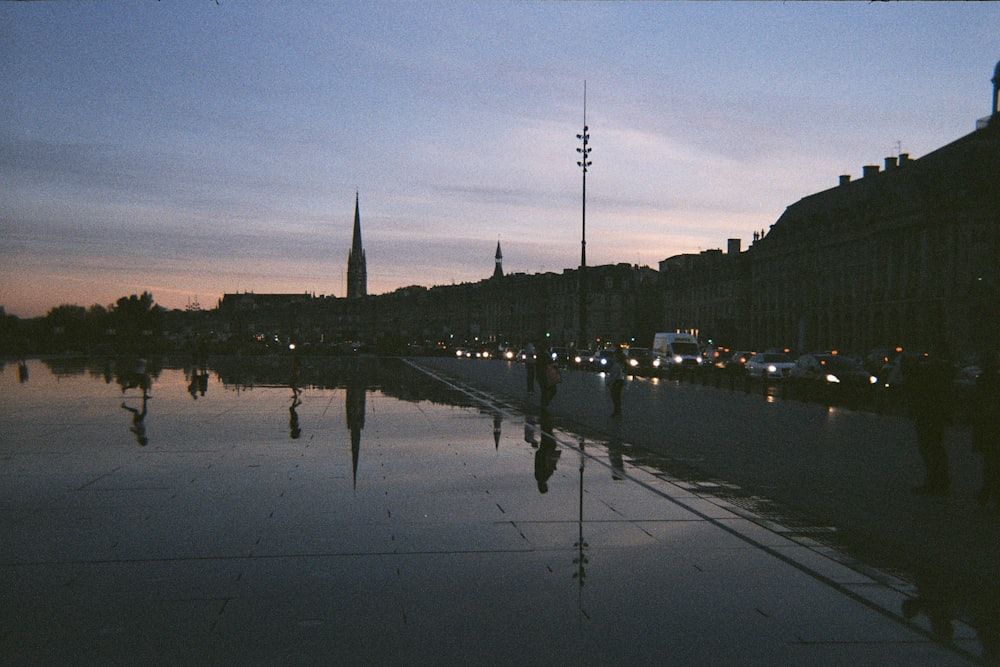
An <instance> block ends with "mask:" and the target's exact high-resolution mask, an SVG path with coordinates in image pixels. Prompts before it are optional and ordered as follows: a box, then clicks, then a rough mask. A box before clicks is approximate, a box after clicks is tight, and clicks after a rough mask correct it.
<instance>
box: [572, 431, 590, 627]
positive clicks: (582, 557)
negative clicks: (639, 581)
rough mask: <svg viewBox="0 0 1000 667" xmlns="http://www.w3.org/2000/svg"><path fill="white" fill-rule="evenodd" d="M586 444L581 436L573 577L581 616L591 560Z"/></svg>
mask: <svg viewBox="0 0 1000 667" xmlns="http://www.w3.org/2000/svg"><path fill="white" fill-rule="evenodd" d="M585 449H586V444H585V442H584V440H583V438H580V505H579V510H578V511H579V513H578V514H577V526H578V528H579V537H578V538H577V541H576V543H575V544H574V545H573V546H574V547H576V558H574V559H573V564H574V565H576V572H574V573H573V578H574V579H576V580H577V583H578V584H579V590H578V592H577V594H578V596H579V597H578V599H577V605H578V606H579V608H580V613H581V618H582V616H583V614H584V611H583V584H584V583H585V580H586V578H587V563H589V562H590V561H589V560H588V559H587V555H586V550H587V548H588V547H590V545H589V544H587V542H586V541H585V540H584V539H583V470H584V463H585V462H586V460H587V454H586V452H585Z"/></svg>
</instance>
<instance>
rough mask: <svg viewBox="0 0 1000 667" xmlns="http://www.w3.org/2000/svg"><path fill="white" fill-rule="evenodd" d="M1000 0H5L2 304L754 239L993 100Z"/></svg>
mask: <svg viewBox="0 0 1000 667" xmlns="http://www.w3.org/2000/svg"><path fill="white" fill-rule="evenodd" d="M998 59H1000V3H995V2H944V3H923V2H912V3H911V2H902V3H896V2H891V3H883V2H876V3H867V2H850V3H840V2H835V3H829V4H826V3H814V2H805V3H796V2H789V3H779V2H768V3H742V2H741V3H726V2H712V3H697V2H641V3H622V2H603V3H580V2H543V3H526V2H524V3H522V2H517V3H509V2H446V3H435V2H405V3H394V2H269V3H264V2H234V1H231V0H221V1H220V2H219V3H218V4H217V3H215V2H212V1H210V0H190V1H185V2H176V1H173V0H162V1H161V2H4V3H0V68H2V75H0V306H3V307H5V308H6V311H7V313H8V314H13V315H17V316H20V317H34V316H38V315H43V314H45V313H46V312H47V311H48V310H49V309H50V308H52V307H53V306H56V305H60V304H66V303H68V304H77V305H81V306H90V305H91V304H95V303H96V304H102V305H108V304H110V303H113V302H114V301H115V300H116V299H117V298H118V297H120V296H125V295H129V294H135V293H140V292H142V291H144V290H146V291H150V292H152V294H153V296H154V298H155V299H156V301H157V302H158V303H159V304H160V305H162V306H165V307H167V308H183V307H185V305H187V304H188V303H189V302H191V301H193V300H195V299H198V300H199V301H200V303H201V304H202V306H203V307H214V306H215V304H216V301H217V300H218V299H219V297H221V295H222V294H223V293H226V292H237V291H241V292H242V291H254V292H258V293H265V292H293V293H302V292H310V293H313V292H314V293H316V294H327V295H330V294H332V295H336V296H344V295H345V292H346V287H345V283H346V267H347V255H348V250H349V249H350V245H351V230H352V224H353V218H354V200H355V193H358V194H359V196H360V203H361V224H362V232H363V240H364V247H365V251H366V256H367V263H368V291H369V293H373V294H378V293H384V292H389V291H392V290H394V289H396V288H398V287H402V286H406V285H425V286H431V285H439V284H451V283H458V282H472V281H478V280H481V279H483V278H488V277H489V276H490V275H491V273H492V271H493V254H494V251H495V250H496V244H497V241H498V240H499V241H500V243H501V246H502V249H503V266H504V270H505V271H506V272H507V273H512V272H525V273H537V272H540V271H556V272H561V271H562V270H563V269H566V268H573V267H576V266H577V265H578V263H579V260H580V233H581V176H582V174H581V170H580V168H579V167H577V165H576V160H577V153H576V148H577V147H578V146H579V145H580V142H579V141H578V140H577V139H576V135H577V134H578V133H580V132H581V131H582V129H583V113H584V82H586V90H587V97H586V105H587V106H586V114H587V117H586V120H587V124H588V125H589V127H590V146H591V147H592V149H593V152H592V153H591V159H592V161H593V165H592V166H591V168H590V170H589V171H588V173H587V260H588V264H590V265H598V264H609V263H617V262H628V263H633V264H635V263H638V264H645V265H649V266H652V267H656V265H657V262H659V261H660V260H662V259H665V258H667V257H670V256H672V255H676V254H680V253H694V252H699V251H701V250H707V249H710V248H725V247H726V240H727V239H729V238H739V239H741V241H742V244H743V248H746V247H747V246H749V245H750V242H751V238H752V235H753V233H754V231H759V230H762V229H767V228H768V227H769V226H770V225H771V224H773V223H774V222H775V221H776V220H777V219H778V217H779V216H780V215H781V214H782V212H783V211H784V209H785V207H787V206H789V205H791V204H793V203H795V202H796V201H797V200H799V199H801V198H802V197H805V196H808V195H810V194H813V193H815V192H818V191H821V190H825V189H827V188H830V187H834V186H836V184H837V179H838V176H839V175H840V174H850V175H852V177H853V178H859V177H860V176H861V171H862V166H863V165H865V164H882V162H883V160H884V158H885V157H886V156H890V155H896V154H897V153H899V152H904V153H909V154H910V156H911V157H913V158H919V157H921V156H923V155H925V154H926V153H928V152H931V151H933V150H935V149H937V148H939V147H941V146H943V145H945V144H947V143H949V142H951V141H954V140H955V139H958V138H959V137H961V136H964V135H966V134H968V133H969V132H971V131H973V130H974V129H975V122H976V119H978V118H982V117H984V116H986V115H988V114H989V112H990V110H991V104H992V84H991V83H990V78H991V77H992V75H993V69H994V67H995V65H996V63H997V60H998Z"/></svg>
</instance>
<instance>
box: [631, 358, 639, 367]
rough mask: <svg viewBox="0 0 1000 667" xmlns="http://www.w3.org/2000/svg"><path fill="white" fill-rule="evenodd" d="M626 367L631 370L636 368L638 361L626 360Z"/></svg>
mask: <svg viewBox="0 0 1000 667" xmlns="http://www.w3.org/2000/svg"><path fill="white" fill-rule="evenodd" d="M628 365H629V366H631V367H632V368H635V367H636V366H638V365H639V360H638V359H629V360H628Z"/></svg>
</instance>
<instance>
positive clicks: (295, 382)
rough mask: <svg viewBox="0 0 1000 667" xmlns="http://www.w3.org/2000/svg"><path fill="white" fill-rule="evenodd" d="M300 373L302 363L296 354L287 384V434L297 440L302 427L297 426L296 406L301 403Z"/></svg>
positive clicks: (297, 414)
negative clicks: (288, 391) (289, 399)
mask: <svg viewBox="0 0 1000 667" xmlns="http://www.w3.org/2000/svg"><path fill="white" fill-rule="evenodd" d="M301 374H302V364H301V363H300V362H299V357H298V355H296V356H295V358H293V359H292V374H291V377H290V378H289V380H288V384H289V386H290V387H291V389H292V404H291V405H290V406H289V407H288V435H289V437H290V438H291V439H292V440H298V439H299V436H301V435H302V428H301V427H299V413H298V412H297V411H296V408H297V407H299V406H300V405H302V399H301V398H299V397H300V396H301V395H302V390H301V389H299V376H300V375H301Z"/></svg>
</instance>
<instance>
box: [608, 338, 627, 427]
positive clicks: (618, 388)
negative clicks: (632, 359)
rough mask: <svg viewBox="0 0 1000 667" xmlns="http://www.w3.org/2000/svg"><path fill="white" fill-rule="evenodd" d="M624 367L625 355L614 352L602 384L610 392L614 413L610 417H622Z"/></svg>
mask: <svg viewBox="0 0 1000 667" xmlns="http://www.w3.org/2000/svg"><path fill="white" fill-rule="evenodd" d="M624 365H625V353H624V352H622V351H621V350H618V351H616V352H615V356H614V357H613V359H612V362H611V367H610V368H609V369H608V372H607V375H605V376H604V384H605V386H606V387H607V388H608V391H610V392H611V402H612V404H614V406H615V409H614V412H612V413H611V416H612V417H621V416H622V390H623V389H624V388H625V369H624Z"/></svg>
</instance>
